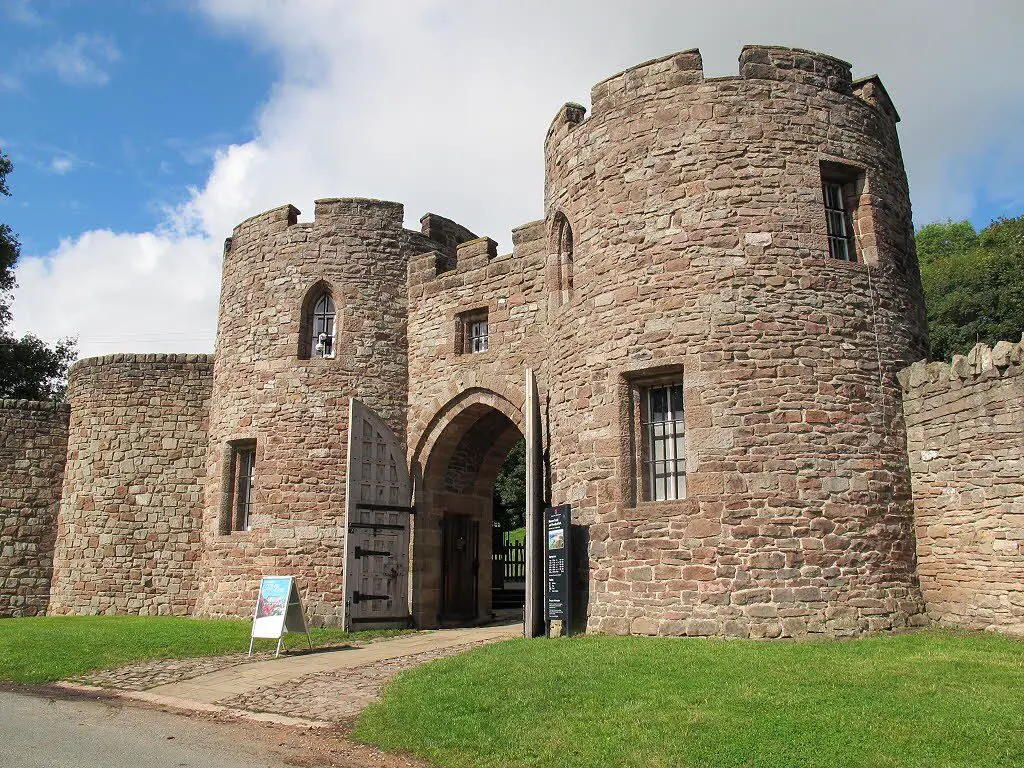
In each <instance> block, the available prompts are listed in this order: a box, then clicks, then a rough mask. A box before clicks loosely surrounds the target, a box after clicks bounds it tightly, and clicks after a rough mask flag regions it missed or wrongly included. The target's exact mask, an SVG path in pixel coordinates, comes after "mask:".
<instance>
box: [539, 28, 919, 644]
mask: <svg viewBox="0 0 1024 768" xmlns="http://www.w3.org/2000/svg"><path fill="white" fill-rule="evenodd" d="M592 109H593V114H592V115H591V116H590V117H588V118H586V119H584V110H583V108H582V107H579V106H577V105H571V104H570V105H566V106H565V107H564V108H563V109H562V110H561V111H560V112H559V114H558V116H557V117H556V119H555V122H554V123H553V124H552V126H551V129H550V131H549V133H548V137H547V141H546V145H545V151H546V192H545V206H546V209H545V214H546V220H547V225H548V231H549V243H550V256H549V261H548V281H549V285H550V286H551V290H550V299H549V303H550V306H551V308H552V309H551V314H550V320H549V322H550V333H551V343H550V345H549V348H550V349H552V350H554V351H555V352H554V353H553V354H552V356H551V358H550V359H549V361H548V364H549V370H550V381H551V384H550V391H551V402H550V409H549V412H550V414H551V416H550V418H551V440H552V443H551V462H552V495H553V501H554V503H562V502H568V503H571V504H572V505H573V509H574V515H576V516H577V522H579V523H581V524H583V525H584V526H586V527H587V529H588V531H589V536H588V541H589V543H588V547H589V557H588V558H586V560H587V571H588V572H587V581H588V583H589V589H588V597H587V602H588V605H587V616H588V627H589V628H590V629H593V630H599V631H608V632H635V633H658V634H691V635H726V636H755V637H762V636H771V637H778V636H803V635H807V634H809V633H810V634H816V633H823V634H828V635H842V634H853V633H859V632H865V631H871V630H876V629H883V628H890V627H899V626H905V625H907V624H909V623H914V622H915V621H916V619H915V618H914V617H915V616H916V615H918V614H919V613H920V611H921V608H922V605H921V599H920V595H919V591H918V587H917V582H916V577H915V575H914V538H913V528H912V506H911V494H910V484H909V476H908V472H907V469H906V462H907V458H906V450H905V436H904V431H903V426H902V416H901V411H900V393H899V388H898V384H897V382H896V380H895V373H896V371H898V370H899V369H900V368H902V367H903V366H905V365H907V364H909V363H911V362H913V361H915V360H918V359H920V358H921V357H923V356H924V355H925V353H926V343H927V342H926V337H925V333H926V332H925V319H924V312H923V301H922V294H921V287H920V279H919V276H918V270H917V263H916V256H915V252H914V246H913V232H912V225H911V217H910V202H909V198H908V190H907V183H906V177H905V172H904V169H903V163H902V159H901V156H900V148H899V143H898V139H897V133H896V122H897V120H898V116H897V114H896V111H895V109H894V108H893V106H892V103H891V102H890V101H889V98H888V96H887V95H886V93H885V90H884V89H883V87H882V85H881V83H880V81H879V80H878V79H877V78H874V77H872V78H867V79H864V80H859V81H856V82H853V81H852V80H851V76H850V66H849V65H848V64H846V63H845V62H842V61H839V60H837V59H835V58H832V57H829V56H825V55H822V54H817V53H811V52H807V51H800V50H792V49H785V48H770V47H748V48H745V49H744V50H743V53H742V55H741V57H740V74H739V76H738V77H726V78H715V79H705V78H704V75H703V71H702V65H701V58H700V54H699V53H698V52H696V51H689V52H684V53H679V54H674V55H671V56H667V57H665V58H662V59H658V60H655V61H651V62H647V63H645V64H641V65H639V66H637V67H634V68H633V69H630V70H627V71H626V72H623V73H621V74H619V75H616V76H614V77H611V78H609V79H608V80H605V81H604V82H601V83H599V84H598V85H597V86H595V87H594V89H593V93H592Z"/></svg>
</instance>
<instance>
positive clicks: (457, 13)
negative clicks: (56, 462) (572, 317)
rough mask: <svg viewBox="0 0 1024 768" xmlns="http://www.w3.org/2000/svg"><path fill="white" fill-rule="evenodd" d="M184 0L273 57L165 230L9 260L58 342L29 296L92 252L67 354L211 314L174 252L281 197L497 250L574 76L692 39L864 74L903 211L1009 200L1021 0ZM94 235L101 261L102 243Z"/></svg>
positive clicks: (1022, 186) (21, 306)
mask: <svg viewBox="0 0 1024 768" xmlns="http://www.w3.org/2000/svg"><path fill="white" fill-rule="evenodd" d="M196 2H197V3H198V7H199V8H200V9H201V11H202V13H204V14H205V15H206V17H207V18H208V19H210V20H211V21H212V22H213V23H214V24H216V25H217V26H218V27H219V28H220V29H222V30H224V31H226V32H227V33H229V34H233V35H238V36H241V37H243V38H245V39H247V40H248V41H250V42H251V43H252V44H254V45H257V46H259V47H261V48H263V49H265V50H267V51H268V52H270V53H271V54H273V55H274V56H275V58H276V59H277V60H278V61H279V62H280V66H281V71H280V76H279V78H278V80H277V82H276V83H275V84H274V87H273V89H272V91H271V92H270V94H269V95H268V100H267V102H266V104H265V105H264V106H263V107H262V109H261V111H260V113H259V115H258V122H257V130H256V132H255V135H254V137H253V139H252V140H251V141H249V142H246V143H241V144H234V145H230V146H223V147H221V148H220V149H219V150H218V151H217V152H216V154H215V156H214V165H213V168H212V171H211V173H210V175H209V177H208V178H207V180H206V182H205V183H204V184H203V185H202V186H201V187H200V188H199V189H196V190H194V191H193V193H192V195H191V199H190V200H189V201H188V202H187V203H186V204H185V205H184V206H182V207H180V208H178V209H175V210H173V211H171V212H169V214H168V221H167V225H166V231H162V232H161V233H155V234H142V235H112V234H110V233H105V234H104V235H103V237H99V238H94V237H93V234H95V233H91V234H89V235H86V236H83V237H82V238H80V239H79V240H77V241H75V242H73V243H68V244H65V245H64V246H62V247H61V249H58V251H56V252H55V253H53V254H50V255H49V256H48V257H47V260H48V262H50V263H52V265H53V272H52V273H45V272H37V273H33V274H34V275H35V277H34V281H33V282H31V284H30V283H29V282H27V281H26V279H25V277H24V275H23V273H27V270H28V268H27V267H23V268H22V269H20V270H19V279H20V280H21V282H22V287H21V289H20V292H19V302H18V304H17V305H16V307H15V309H16V312H17V313H20V314H16V319H17V320H18V322H19V325H20V326H22V327H24V328H32V329H34V330H35V331H36V332H37V333H40V334H41V335H44V336H48V337H53V336H54V335H55V331H54V330H53V328H52V326H53V321H51V320H50V319H48V312H47V311H46V310H45V309H39V310H37V309H36V308H37V307H38V308H43V307H52V306H53V305H52V303H50V302H49V298H48V296H47V290H48V289H49V288H50V287H60V286H63V285H64V283H63V281H65V280H71V279H78V278H79V277H80V275H79V274H78V273H77V272H76V271H74V270H71V271H66V270H63V269H62V263H63V262H64V261H65V260H67V259H69V258H72V257H73V256H75V255H76V254H85V253H88V254H89V257H88V258H85V256H84V255H83V256H79V257H78V258H80V259H81V264H82V266H81V269H83V270H84V269H88V270H89V271H91V273H93V274H92V275H91V276H90V279H91V280H93V281H94V282H96V283H97V289H98V288H99V286H100V285H102V284H104V283H105V280H107V279H109V281H110V287H109V288H104V289H103V296H104V305H105V307H104V310H103V312H102V313H96V312H94V311H93V310H91V309H89V308H88V307H89V306H91V305H90V304H89V303H88V302H85V303H84V304H83V306H84V307H85V308H84V309H83V308H80V306H79V303H80V302H81V300H80V299H75V300H74V301H71V302H70V303H67V304H61V305H60V306H62V307H63V308H64V312H66V313H67V314H68V315H69V317H71V319H72V321H73V322H72V323H71V327H74V328H78V329H79V330H80V332H81V337H82V350H83V352H85V353H90V354H91V353H95V352H97V351H99V348H98V347H97V346H95V345H94V344H93V342H92V341H91V338H92V337H93V336H96V337H97V338H98V337H99V336H100V335H101V334H105V336H104V338H111V337H113V336H115V335H117V334H118V333H122V332H123V329H124V327H125V326H124V325H123V323H122V320H121V318H123V317H124V316H125V315H126V314H128V315H130V314H131V313H130V312H129V311H127V310H125V309H124V308H125V307H128V308H131V307H135V306H136V303H135V302H136V300H137V297H138V296H139V295H148V300H147V301H146V303H145V305H146V307H148V308H149V309H150V311H151V314H152V315H153V316H154V317H155V318H158V319H157V320H154V325H153V326H152V327H153V328H154V329H162V330H163V331H164V332H165V333H169V332H170V331H182V332H184V333H195V332H197V329H209V328H212V327H213V326H214V325H215V322H216V308H215V304H214V303H212V302H211V300H210V297H209V295H207V293H203V296H204V298H203V300H201V301H199V300H191V299H185V298H183V297H184V295H185V293H184V292H186V291H188V290H190V289H191V290H199V291H205V290H212V289H211V288H210V286H213V285H215V284H216V282H217V279H218V278H217V270H216V269H206V270H202V271H200V273H199V274H196V275H195V276H192V275H191V274H190V273H188V272H181V271H174V270H175V267H173V266H171V265H172V264H176V263H177V262H178V261H179V260H180V259H183V258H184V259H186V260H187V259H192V260H195V259H199V260H200V261H202V262H203V263H204V264H205V263H207V262H209V263H213V264H215V263H216V262H217V261H218V257H219V254H220V246H219V243H220V242H221V241H222V239H223V238H224V237H226V236H227V235H229V234H230V232H231V229H232V227H233V226H234V225H235V224H236V223H237V222H239V221H241V220H242V219H244V218H245V217H247V216H249V215H252V214H253V213H257V212H259V211H260V210H263V209H266V208H269V207H273V206H276V205H280V204H282V203H286V202H292V203H294V204H296V205H297V206H299V208H301V209H303V210H304V211H305V212H306V214H307V215H306V217H305V218H309V214H310V213H311V206H312V201H313V199H315V198H317V197H323V196H349V195H355V196H367V197H382V198H387V199H392V200H398V201H401V202H404V203H405V204H406V220H407V225H409V226H414V227H415V226H417V223H416V222H417V220H418V219H419V216H420V215H421V214H423V213H424V212H426V211H428V210H430V211H436V212H437V213H440V214H443V215H446V216H451V217H452V218H455V219H456V220H458V221H459V222H461V223H463V224H465V225H466V226H467V227H469V228H470V229H472V230H474V231H476V232H477V233H479V234H487V235H490V236H491V237H493V238H495V239H496V240H499V242H501V243H503V244H504V246H505V247H506V248H507V245H508V242H509V239H510V238H509V230H510V228H511V227H514V226H516V225H518V224H521V223H524V222H526V221H529V220H532V219H535V218H539V217H540V216H541V215H542V213H543V210H542V204H543V156H542V147H543V140H544V133H545V131H546V129H547V126H548V124H549V123H550V120H551V118H552V117H553V116H554V114H555V112H556V111H557V109H558V107H559V106H560V105H561V104H562V103H563V102H565V101H578V102H581V103H584V104H587V103H588V95H589V92H590V87H591V86H592V85H593V84H594V83H596V82H597V81H599V80H601V79H603V78H604V77H607V76H608V75H611V74H613V73H615V72H616V71H619V70H621V69H623V68H626V67H629V66H632V65H633V64H636V63H638V62H640V61H643V60H646V59H650V58H653V57H655V56H659V55H661V54H664V53H668V52H671V51H676V50H681V49H685V48H690V47H700V49H701V51H702V53H703V55H704V61H705V71H706V72H707V74H708V75H709V76H717V75H727V74H734V73H736V71H737V62H736V60H737V57H738V55H739V52H740V48H741V47H742V46H743V45H744V44H747V43H773V44H782V45H793V46H798V47H803V48H811V49H816V50H821V51H825V52H828V53H833V54H835V55H837V56H840V57H842V58H845V59H847V60H848V61H851V62H852V63H853V65H854V73H855V75H866V74H871V73H874V72H877V73H879V74H880V75H881V77H882V79H883V80H884V82H885V84H886V86H887V88H888V90H889V92H890V93H891V95H892V96H893V99H894V100H895V101H896V104H897V107H898V108H899V110H900V113H901V115H902V117H903V120H904V121H903V123H902V125H901V140H902V143H903V148H904V154H905V158H906V161H907V167H908V171H909V175H910V180H911V186H912V196H913V201H914V205H915V218H916V219H917V221H918V222H919V223H923V222H926V221H929V220H933V219H936V218H945V217H947V216H952V217H954V218H962V217H964V216H967V215H969V214H971V212H972V209H973V207H974V206H975V204H976V200H977V195H978V194H979V190H978V189H977V188H978V187H984V186H985V184H984V179H983V177H984V175H985V174H988V173H991V179H992V180H991V187H990V188H989V189H981V190H980V194H984V195H986V196H987V197H990V198H991V197H992V196H993V194H994V192H993V190H994V191H996V192H999V193H1000V194H1002V195H1003V196H1004V197H1005V198H1006V199H1007V200H1014V199H1020V198H1021V196H1022V194H1024V146H1022V145H1021V144H1020V143H1019V140H1018V136H1017V134H1018V131H1019V126H1020V124H1021V117H1022V116H1024V82H1022V81H1021V80H1020V78H1019V77H1018V73H1019V72H1020V71H1022V70H1024V46H1020V45H1018V41H1017V37H1018V33H1019V30H1020V29H1022V28H1024V4H1020V3H1019V2H1016V0H989V1H988V2H981V3H976V4H972V5H971V6H967V5H963V4H951V3H942V4H939V3H934V2H932V0H901V2H898V3H897V2H892V0H864V2H862V3H860V4H859V5H858V6H857V9H856V12H852V11H851V12H849V13H843V15H842V20H841V23H837V18H836V13H838V11H834V12H830V13H823V12H822V6H821V5H820V3H819V2H815V1H814V0H778V1H777V2H773V3H760V4H754V3H748V2H741V1H739V0H720V1H719V2H715V3H706V2H689V1H684V0H656V1H649V2H638V3H631V4H627V5H623V4H622V3H621V2H611V0H588V1H586V2H584V1H583V0H563V1H562V2H554V3H553V2H550V0H546V1H545V2H541V1H540V0H517V2H504V3H492V2H480V1H479V0H462V1H459V2H444V1H442V0H406V1H405V2H403V3H401V4H400V6H399V5H398V4H394V3H382V2H379V0H349V1H348V2H329V1H328V0H289V2H288V3H283V2H281V0H196ZM197 108H198V105H197ZM997 149H998V150H999V151H996V150H997ZM979 179H980V181H979ZM1003 185H1007V187H1008V188H1005V189H1004V188H1003ZM110 238H115V240H114V241H113V242H116V244H117V249H116V253H115V252H112V251H108V250H106V247H107V245H108V244H109V242H108V241H109V239H110ZM147 247H148V248H149V252H150V254H151V256H150V257H149V258H155V259H156V262H157V263H156V267H155V268H154V269H155V272H154V273H145V272H141V273H140V272H132V271H131V270H130V269H127V267H128V266H129V265H130V264H131V253H133V252H134V253H138V254H140V256H139V257H140V258H141V254H143V252H144V249H145V248H147ZM133 248H134V249H135V250H134V251H133V250H132V249H133ZM200 252H201V253H202V254H203V255H202V258H201V259H200V257H199V256H198V255H197V254H199V253H200ZM153 253H155V254H156V255H155V256H153V255H152V254H153ZM165 262H166V263H165ZM26 263H27V264H35V262H33V261H32V260H28V261H27V262H26ZM32 269H37V270H38V269H41V262H40V263H39V264H38V265H36V266H33V267H32ZM166 270H171V271H174V274H175V280H176V282H175V283H173V285H174V288H175V290H173V291H172V290H163V289H161V290H158V291H156V292H153V291H152V290H151V289H152V287H153V286H152V284H151V282H150V280H151V278H152V276H153V274H157V275H162V274H164V271H166ZM204 281H205V282H204ZM60 290H64V289H63V288H60ZM68 296H69V297H72V298H74V297H77V296H79V293H78V292H77V291H75V290H72V291H70V292H69V293H68ZM204 313H205V314H204ZM28 315H31V318H32V319H31V322H30V321H29V320H28ZM79 315H81V316H82V318H81V321H80V320H79ZM108 315H109V317H110V319H105V318H106V317H107V316H108ZM115 317H116V318H118V319H117V320H116V321H115V320H114V319H113V318H115ZM128 327H130V325H129V326H128ZM155 332H156V331H154V333H155ZM122 346H123V347H127V346H129V345H127V344H125V345H122ZM146 348H147V349H157V348H161V349H166V348H170V347H169V346H168V345H167V343H165V342H164V341H160V342H159V343H157V342H154V343H153V344H152V345H151V346H149V347H146ZM192 348H193V349H196V350H197V351H199V350H200V349H201V347H200V345H194V346H193V347H192ZM208 348H209V345H207V346H206V347H202V349H208ZM103 351H112V350H111V349H110V348H107V347H104V348H103Z"/></svg>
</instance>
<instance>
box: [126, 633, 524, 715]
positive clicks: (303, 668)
mask: <svg viewBox="0 0 1024 768" xmlns="http://www.w3.org/2000/svg"><path fill="white" fill-rule="evenodd" d="M522 633H523V625H522V624H521V623H515V624H503V625H497V626H487V627H473V628H469V629H442V630H436V631H431V632H423V633H418V634H414V635H402V636H399V637H396V638H394V639H391V640H380V641H377V642H373V643H370V644H368V645H365V646H362V647H351V648H340V649H325V650H322V651H313V652H312V653H303V654H300V655H296V656H282V657H280V658H277V659H270V660H267V661H256V662H250V663H246V664H239V663H236V664H235V665H234V666H230V667H226V668H223V669H216V670H215V671H212V672H209V673H206V674H202V675H199V676H196V677H192V678H190V679H187V680H180V681H178V682H172V683H166V684H163V685H156V686H154V687H149V688H147V690H143V691H126V690H124V689H122V690H120V691H118V693H120V694H121V695H124V696H129V697H132V698H136V699H140V700H143V701H149V702H153V703H157V704H162V705H167V706H174V707H179V708H182V709H191V710H198V711H218V710H226V709H227V710H234V711H239V710H256V711H260V712H269V713H276V714H277V715H287V716H290V717H294V718H299V719H300V720H305V721H319V722H325V721H330V720H339V719H344V718H346V717H350V716H351V715H354V714H357V713H358V712H359V711H360V710H361V709H362V708H363V707H365V706H366V705H367V704H368V703H370V702H371V701H373V700H375V699H376V698H377V696H378V695H379V692H380V690H381V689H382V688H383V686H384V685H385V684H386V683H387V681H388V680H389V679H390V678H391V677H392V676H394V675H395V674H397V673H398V672H399V671H401V670H403V669H407V668H408V667H411V666H416V665H418V664H422V663H425V662H427V661H432V660H434V659H437V658H441V657H442V656H450V655H453V654H455V653H459V652H461V651H464V650H469V649H470V648H474V647H477V646H480V645H484V644H487V643H492V642H497V641H500V640H509V639H512V638H515V637H522ZM267 719H273V720H277V721H279V722H281V721H288V720H289V718H288V717H285V718H281V717H270V718H267Z"/></svg>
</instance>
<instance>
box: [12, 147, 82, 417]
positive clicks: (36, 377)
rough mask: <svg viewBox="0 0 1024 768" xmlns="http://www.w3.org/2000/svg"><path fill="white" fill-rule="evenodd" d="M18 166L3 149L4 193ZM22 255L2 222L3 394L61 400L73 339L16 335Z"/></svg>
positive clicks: (19, 247) (27, 398) (13, 235)
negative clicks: (15, 294) (17, 270)
mask: <svg viewBox="0 0 1024 768" xmlns="http://www.w3.org/2000/svg"><path fill="white" fill-rule="evenodd" d="M13 169H14V167H13V165H12V164H11V159H10V158H9V157H7V155H5V154H4V153H3V152H0V195H3V196H4V197H9V196H10V194H11V191H10V189H9V188H8V187H7V175H8V174H9V173H10V172H11V171H12V170H13ZM20 255H21V244H20V243H19V242H18V237H17V235H15V234H14V232H13V231H11V228H10V227H9V226H8V225H7V224H3V223H0V397H13V398H18V399H25V400H61V399H63V397H64V387H65V382H66V380H67V374H68V366H69V365H71V361H72V360H74V359H75V355H76V349H75V341H74V340H73V339H61V340H60V341H58V342H57V343H56V344H55V345H54V346H53V347H49V346H47V345H46V343H45V342H43V341H42V340H41V339H38V338H36V337H35V336H32V335H26V336H24V337H22V338H20V339H17V338H15V337H14V336H13V335H12V334H11V332H10V329H9V328H8V326H9V324H10V322H11V291H12V290H14V285H15V281H14V265H15V264H16V263H17V261H18V256H20Z"/></svg>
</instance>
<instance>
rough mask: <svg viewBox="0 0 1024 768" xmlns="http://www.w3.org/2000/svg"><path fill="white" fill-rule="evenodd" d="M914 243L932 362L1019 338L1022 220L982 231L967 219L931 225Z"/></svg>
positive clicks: (1023, 283)
mask: <svg viewBox="0 0 1024 768" xmlns="http://www.w3.org/2000/svg"><path fill="white" fill-rule="evenodd" d="M916 239H917V245H918V253H919V255H921V256H922V257H921V282H922V284H923V286H924V295H925V306H926V309H927V313H928V335H929V337H930V339H931V345H932V357H933V358H934V359H936V360H948V359H949V358H950V357H952V356H953V355H954V354H966V353H967V352H969V351H970V349H971V347H973V346H974V345H975V344H977V343H978V342H984V343H986V344H994V343H995V342H997V341H1000V340H1007V341H1017V340H1019V339H1020V337H1021V333H1022V332H1024V217H1018V218H1015V219H998V220H996V221H993V222H992V223H991V224H990V225H989V226H987V227H986V228H985V229H983V230H982V231H981V232H980V233H975V231H974V227H972V226H971V225H970V223H968V222H966V221H962V222H956V223H954V222H952V221H947V222H946V223H944V224H943V223H935V224H929V225H928V226H926V227H923V228H922V229H921V230H920V231H919V232H918V233H917V237H916Z"/></svg>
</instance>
